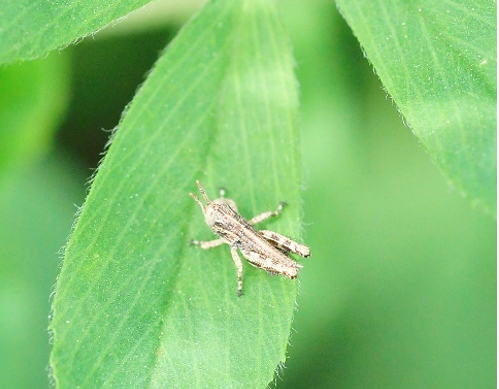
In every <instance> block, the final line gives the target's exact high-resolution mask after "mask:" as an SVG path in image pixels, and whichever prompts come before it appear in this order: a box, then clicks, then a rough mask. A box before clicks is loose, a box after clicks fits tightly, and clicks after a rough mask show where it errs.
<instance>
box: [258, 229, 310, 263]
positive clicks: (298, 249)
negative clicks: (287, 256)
mask: <svg viewBox="0 0 499 389" xmlns="http://www.w3.org/2000/svg"><path fill="white" fill-rule="evenodd" d="M259 233H260V235H262V237H263V238H264V239H265V240H266V241H267V242H269V243H270V244H271V245H272V246H274V247H276V248H278V249H279V250H283V251H286V252H291V253H294V254H298V255H301V256H302V257H310V249H309V248H308V247H307V246H305V245H302V244H300V243H298V242H295V241H294V240H292V239H290V238H288V237H287V236H284V235H281V234H278V233H277V232H274V231H267V230H261V231H259Z"/></svg>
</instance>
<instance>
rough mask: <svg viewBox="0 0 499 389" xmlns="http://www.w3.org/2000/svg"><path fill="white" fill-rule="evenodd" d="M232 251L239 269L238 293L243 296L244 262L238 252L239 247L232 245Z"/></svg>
mask: <svg viewBox="0 0 499 389" xmlns="http://www.w3.org/2000/svg"><path fill="white" fill-rule="evenodd" d="M230 253H231V254H232V260H233V261H234V265H236V269H237V295H238V296H239V297H241V296H242V295H243V262H242V261H241V258H240V257H239V255H238V254H237V248H235V247H231V249H230Z"/></svg>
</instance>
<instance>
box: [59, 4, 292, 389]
mask: <svg viewBox="0 0 499 389" xmlns="http://www.w3.org/2000/svg"><path fill="white" fill-rule="evenodd" d="M297 100H298V99H297V89H296V80H295V78H294V74H293V58H292V55H291V48H290V46H289V43H288V42H287V40H286V36H285V34H284V33H283V30H282V28H281V24H280V22H279V20H278V16H277V13H276V10H275V8H274V5H273V4H272V3H271V2H269V1H267V0H265V1H264V0H260V1H255V0H251V1H249V0H248V1H243V0H238V1H234V0H219V1H212V2H210V3H209V4H208V5H207V6H206V7H205V8H204V9H203V10H202V11H201V13H200V14H199V15H198V16H197V17H196V18H195V19H194V20H193V21H192V22H191V23H190V24H189V25H188V26H187V27H185V28H184V29H183V31H182V32H181V33H180V35H179V36H178V37H177V38H176V39H175V40H174V42H172V43H171V44H170V46H169V47H168V50H167V51H166V54H165V55H164V56H163V57H162V58H161V59H160V60H159V61H158V63H157V64H156V66H155V68H154V70H153V72H152V73H151V74H150V75H149V77H148V80H147V81H146V83H145V84H144V85H143V87H142V88H141V90H140V91H139V93H138V94H137V96H136V98H135V99H134V101H133V102H132V104H131V105H130V108H129V109H128V111H127V112H126V115H125V117H124V118H123V120H122V122H121V124H120V126H119V130H118V132H117V133H116V134H115V137H114V140H113V142H112V145H111V147H110V149H109V151H108V153H107V156H106V158H105V160H104V161H103V163H102V165H101V166H100V168H99V171H98V174H97V175H96V177H95V180H94V182H93V184H92V188H91V190H90V193H89V195H88V198H87V200H86V203H85V206H84V207H83V209H82V212H81V215H80V217H79V219H78V222H77V224H76V227H75V229H74V232H73V234H72V237H71V239H70V241H69V243H68V246H67V248H66V253H65V258H64V265H63V268H62V271H61V274H60V277H59V280H58V283H57V293H56V296H55V299H54V304H53V309H54V316H53V320H52V323H51V329H52V331H53V333H54V348H53V351H52V355H51V367H52V369H53V376H54V379H55V381H56V383H57V387H59V388H70V387H71V388H72V387H76V386H78V387H81V388H95V387H136V388H139V387H140V388H146V387H155V388H162V387H164V388H166V387H168V388H170V387H181V388H212V387H232V388H238V387H240V388H248V387H266V386H267V384H268V383H269V382H270V381H271V380H272V379H273V376H274V372H275V369H276V367H277V366H278V365H279V364H281V363H282V362H284V360H285V355H286V346H287V342H288V338H289V334H290V329H291V321H292V316H293V310H294V307H295V298H296V293H297V283H296V281H292V280H289V279H285V278H284V277H281V276H274V277H273V276H270V275H269V274H267V273H265V272H264V271H262V270H259V269H255V268H253V267H251V266H248V264H247V263H245V264H244V293H245V295H244V296H243V297H240V298H239V297H237V295H236V289H237V282H236V269H235V267H234V264H233V263H232V259H231V256H230V253H229V249H228V247H226V246H222V247H219V248H214V249H212V250H208V251H203V250H201V249H199V248H198V247H195V246H190V245H189V241H190V240H191V239H193V238H195V239H202V240H208V239H211V238H213V234H212V233H210V231H209V229H208V227H207V226H206V225H205V224H204V220H203V216H202V214H201V212H200V210H199V207H198V206H197V205H196V204H195V203H194V201H193V200H192V199H191V198H190V197H189V192H191V191H196V186H195V180H196V179H200V180H201V182H202V183H203V184H204V185H205V187H206V189H207V192H208V195H209V196H210V197H211V198H214V197H215V196H216V195H217V191H218V188H219V187H220V186H223V187H225V188H226V190H227V194H228V195H229V197H231V198H233V199H235V200H236V201H237V202H238V205H239V211H240V212H241V213H242V214H243V215H245V216H247V217H250V216H253V215H254V214H257V213H259V212H262V211H266V210H273V209H275V207H277V204H278V202H279V201H282V200H285V201H287V202H288V203H289V206H288V207H287V208H286V209H285V212H284V213H283V214H282V215H281V216H282V217H279V218H278V219H276V220H273V221H270V222H268V224H267V226H268V227H266V228H272V229H273V230H276V231H279V232H281V233H283V234H286V235H289V236H291V237H294V238H298V237H299V233H300V193H299V191H300V159H299V134H298V131H297V128H296V125H295V114H296V109H297V104H298V102H297Z"/></svg>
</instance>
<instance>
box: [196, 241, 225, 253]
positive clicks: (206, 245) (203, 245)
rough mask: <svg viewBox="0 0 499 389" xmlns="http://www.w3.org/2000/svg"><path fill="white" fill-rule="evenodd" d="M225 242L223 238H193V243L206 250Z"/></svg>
mask: <svg viewBox="0 0 499 389" xmlns="http://www.w3.org/2000/svg"><path fill="white" fill-rule="evenodd" d="M223 243H224V241H223V239H214V240H206V241H199V240H194V239H193V240H191V244H193V245H197V246H199V247H201V248H202V249H205V250H207V249H211V248H213V247H217V246H220V245H221V244H223Z"/></svg>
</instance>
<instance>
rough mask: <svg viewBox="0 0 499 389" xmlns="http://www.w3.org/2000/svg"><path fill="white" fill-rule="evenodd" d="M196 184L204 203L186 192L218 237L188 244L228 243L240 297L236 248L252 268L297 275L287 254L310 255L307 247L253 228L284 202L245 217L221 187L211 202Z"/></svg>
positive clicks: (206, 246)
mask: <svg viewBox="0 0 499 389" xmlns="http://www.w3.org/2000/svg"><path fill="white" fill-rule="evenodd" d="M196 184H197V186H198V188H199V191H200V192H201V194H202V195H203V198H204V199H205V201H206V205H204V204H203V203H202V202H201V201H200V200H199V198H198V197H197V196H196V195H195V194H193V193H189V194H190V196H191V197H192V198H193V199H194V200H195V201H196V202H197V203H198V204H199V206H200V207H201V210H202V211H203V214H204V220H205V221H206V224H208V226H209V227H210V228H211V229H212V231H213V232H214V233H215V234H217V235H219V236H220V238H219V239H215V240H210V241H205V242H200V241H198V240H193V241H191V243H192V244H195V245H199V246H201V248H202V249H210V248H212V247H217V246H220V245H221V244H223V243H227V244H228V245H229V246H230V252H231V254H232V259H233V261H234V264H235V265H236V268H237V295H238V296H241V295H242V292H243V263H242V262H241V258H240V257H239V255H238V253H237V250H239V251H240V252H241V253H242V254H243V256H244V257H245V258H246V259H247V260H248V262H249V263H250V264H251V265H253V266H255V267H258V268H261V269H264V270H266V271H267V272H269V273H272V274H282V275H284V276H286V277H288V278H296V277H297V275H298V269H300V268H301V267H302V266H301V265H300V264H299V263H297V262H295V261H294V260H292V259H291V258H289V257H288V255H287V254H289V253H290V252H291V253H295V254H298V255H301V256H302V257H309V256H310V249H309V248H308V247H307V246H304V245H301V244H299V243H297V242H295V241H293V240H291V239H289V238H287V237H285V236H283V235H281V234H278V233H276V232H272V231H267V230H260V231H257V230H256V229H255V227H253V226H254V225H255V224H257V223H260V222H262V221H264V220H266V219H268V218H270V217H273V216H277V215H279V214H280V213H281V211H282V209H283V207H284V205H285V203H280V204H279V207H278V208H277V211H274V212H264V213H261V214H259V215H257V216H255V217H253V218H252V219H250V220H246V219H244V218H243V217H242V216H241V215H240V214H239V213H238V211H237V206H236V203H235V202H234V201H233V200H231V199H227V198H225V191H224V190H223V189H221V190H220V198H218V199H216V200H213V201H211V200H210V199H209V198H208V196H207V195H206V192H205V190H204V188H203V186H202V185H201V183H200V182H199V181H196Z"/></svg>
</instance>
